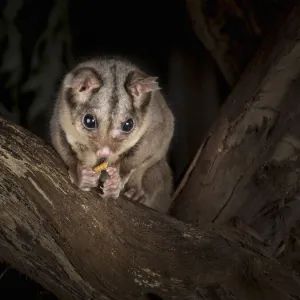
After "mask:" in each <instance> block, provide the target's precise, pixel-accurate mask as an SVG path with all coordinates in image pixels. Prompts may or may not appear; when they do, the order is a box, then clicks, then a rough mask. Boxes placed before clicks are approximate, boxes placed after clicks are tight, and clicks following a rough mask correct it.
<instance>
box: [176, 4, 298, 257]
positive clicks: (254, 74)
mask: <svg viewBox="0 0 300 300" xmlns="http://www.w3.org/2000/svg"><path fill="white" fill-rule="evenodd" d="M299 15H300V4H299V3H298V4H297V5H296V6H295V7H294V9H293V11H292V12H291V14H290V15H289V17H288V19H287V21H286V23H285V24H284V26H282V28H281V31H280V32H279V33H278V34H277V33H274V35H273V36H271V37H269V38H268V39H267V40H265V41H264V43H263V45H262V47H261V48H260V51H259V52H258V53H257V55H256V56H255V58H254V59H253V61H252V63H251V64H250V66H249V67H248V69H247V70H246V72H245V74H244V75H243V77H242V79H241V80H240V81H239V82H238V84H237V85H236V87H235V89H234V91H233V92H232V93H231V95H230V96H229V98H228V100H227V102H226V104H225V105H224V107H223V109H222V112H221V116H220V118H219V121H218V122H217V123H216V124H215V125H214V126H213V127H212V129H211V131H210V133H209V134H208V135H207V139H206V142H205V143H204V144H203V148H202V151H201V153H200V155H199V158H198V160H197V163H196V164H195V168H194V170H193V171H192V173H191V175H190V178H189V180H188V181H187V183H186V185H185V186H184V188H183V190H182V191H181V193H180V194H179V196H178V197H177V199H176V202H175V203H174V207H173V209H172V214H173V215H174V216H175V217H177V218H179V219H181V220H183V221H185V222H195V223H198V224H199V225H201V224H207V223H210V222H215V223H217V224H219V223H224V222H227V221H229V220H236V219H238V220H239V221H238V223H240V225H241V224H243V225H241V226H244V225H245V226H246V227H247V228H248V229H249V230H252V229H254V230H253V232H252V233H253V234H254V235H256V237H257V238H259V239H260V240H262V241H263V242H267V246H268V247H269V250H270V254H272V255H273V254H275V252H276V251H277V250H278V247H279V246H280V244H281V243H282V241H284V239H285V238H286V237H287V235H286V233H287V232H288V231H289V230H290V229H291V228H292V227H293V226H295V224H296V222H297V221H298V220H299V219H300V210H299V207H300V205H299V200H298V198H299V183H298V182H299V179H300V178H299V177H300V176H299V172H298V170H299V163H300V160H299V148H300V140H299V139H300V130H299V126H300V123H299V122H300V121H299V120H300V118H299V117H300V102H299V96H300V77H299V75H300V64H299V61H300V42H299V28H300V19H299ZM258 232H259V234H258Z"/></svg>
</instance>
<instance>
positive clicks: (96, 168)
mask: <svg viewBox="0 0 300 300" xmlns="http://www.w3.org/2000/svg"><path fill="white" fill-rule="evenodd" d="M107 166H108V162H107V161H105V162H104V163H102V164H100V165H98V166H96V167H94V168H93V171H94V172H95V173H97V174H99V173H101V172H102V171H103V170H105V169H106V168H107Z"/></svg>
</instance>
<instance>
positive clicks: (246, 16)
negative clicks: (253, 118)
mask: <svg viewBox="0 0 300 300" xmlns="http://www.w3.org/2000/svg"><path fill="white" fill-rule="evenodd" d="M293 2H295V1H293V0H284V1H283V0H277V1H273V0H267V1H260V0H210V1H204V0H186V4H187V8H188V11H189V15H190V19H191V20H192V23H193V28H194V31H195V33H196V35H197V37H198V38H199V39H200V41H201V42H202V43H203V44H204V45H205V47H206V48H207V49H208V50H209V52H210V53H211V54H212V56H213V57H214V59H215V60H216V62H217V64H218V66H219V68H220V70H221V71H222V73H223V75H224V77H225V78H226V80H227V83H228V84H229V85H230V86H234V84H235V83H236V82H237V81H238V80H239V78H240V75H241V73H242V72H243V71H244V69H245V67H246V66H247V64H248V62H249V61H250V59H251V58H252V56H253V54H254V53H255V51H256V50H257V48H258V46H259V45H260V42H261V40H262V39H263V37H264V35H265V34H267V33H268V30H269V29H270V27H272V26H273V25H274V24H276V23H278V22H277V21H278V19H280V18H282V17H283V16H285V14H286V12H287V11H288V10H289V9H290V7H291V5H292V4H293ZM279 24H280V23H279ZM270 25H271V26H270ZM275 27H278V26H275ZM273 29H274V28H273Z"/></svg>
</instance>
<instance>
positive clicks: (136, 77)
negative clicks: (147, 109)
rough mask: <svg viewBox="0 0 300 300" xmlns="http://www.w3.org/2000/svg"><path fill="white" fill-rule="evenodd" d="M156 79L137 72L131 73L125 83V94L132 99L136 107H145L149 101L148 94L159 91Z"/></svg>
mask: <svg viewBox="0 0 300 300" xmlns="http://www.w3.org/2000/svg"><path fill="white" fill-rule="evenodd" d="M157 80H158V77H152V76H148V75H147V74H145V73H142V72H139V71H132V72H131V73H129V74H128V77H127V80H126V82H125V87H126V90H127V92H128V93H129V94H130V95H131V96H132V97H133V101H134V104H135V105H136V106H137V107H140V106H142V105H145V104H146V102H149V100H150V98H151V97H150V92H154V91H157V90H159V89H160V86H159V84H158V82H157Z"/></svg>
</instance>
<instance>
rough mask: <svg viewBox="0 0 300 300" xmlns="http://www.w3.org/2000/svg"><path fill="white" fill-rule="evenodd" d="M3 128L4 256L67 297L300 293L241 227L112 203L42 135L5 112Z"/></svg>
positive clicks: (0, 222) (0, 214)
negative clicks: (198, 223)
mask: <svg viewBox="0 0 300 300" xmlns="http://www.w3.org/2000/svg"><path fill="white" fill-rule="evenodd" d="M0 134H1V140H0V205H1V209H0V257H1V258H2V259H4V260H5V261H6V262H8V263H10V264H11V265H12V266H13V267H14V268H16V269H18V270H20V271H22V272H24V273H25V274H27V275H28V276H29V277H31V278H33V279H34V280H36V281H37V282H38V283H40V284H42V285H43V286H44V287H45V288H47V289H49V290H51V291H53V292H54V293H55V294H56V295H57V296H58V297H60V298H61V299H118V300H120V299H236V298H234V297H238V299H274V295H276V299H290V298H289V297H292V295H299V296H300V281H299V279H298V278H297V277H296V276H294V275H293V274H292V273H289V272H287V271H286V270H284V269H283V268H282V266H280V265H277V264H276V263H275V262H274V261H272V260H271V259H269V258H267V257H265V256H263V254H258V253H255V251H256V250H255V249H252V248H251V245H250V243H247V240H246V239H245V238H243V237H242V236H241V235H240V234H239V233H238V232H235V231H233V230H231V229H225V228H224V229H222V230H220V229H215V228H207V229H206V230H204V229H197V230H196V229H195V228H192V227H190V226H188V225H185V224H183V223H182V222H180V221H177V220H175V219H173V218H171V217H169V216H166V215H164V214H161V213H158V212H156V211H153V210H151V209H149V208H146V207H144V206H142V205H138V204H134V203H131V202H129V201H127V200H125V199H122V198H120V199H118V200H116V201H104V200H102V199H101V198H100V197H99V194H98V191H97V190H94V191H92V192H83V191H80V190H78V189H77V188H76V187H73V186H72V185H71V183H70V182H69V179H68V175H67V171H66V168H65V167H64V166H63V164H62V162H61V160H60V159H59V158H58V156H57V154H56V153H55V151H54V150H53V149H52V148H51V147H50V146H49V145H46V144H45V143H44V142H43V141H41V140H40V139H39V138H37V137H36V136H34V135H33V134H31V133H29V132H28V131H26V130H25V129H22V128H21V127H19V126H16V125H13V124H12V123H10V122H8V121H5V120H3V119H0ZM155 295H156V296H158V297H160V298H154V297H155ZM263 295H267V298H262V297H263Z"/></svg>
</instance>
